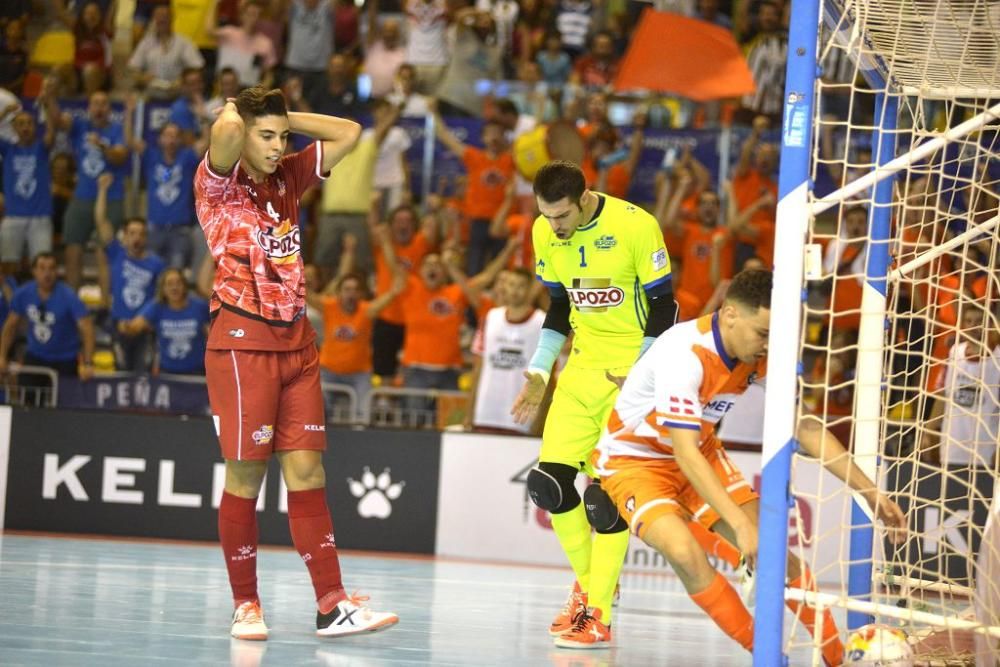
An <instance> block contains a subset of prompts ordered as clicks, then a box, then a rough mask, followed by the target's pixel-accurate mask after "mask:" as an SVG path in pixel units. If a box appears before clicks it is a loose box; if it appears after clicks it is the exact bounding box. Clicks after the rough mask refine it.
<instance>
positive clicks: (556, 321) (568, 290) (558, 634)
mask: <svg viewBox="0 0 1000 667" xmlns="http://www.w3.org/2000/svg"><path fill="white" fill-rule="evenodd" d="M534 192H535V198H536V200H537V203H538V210H539V212H540V213H541V215H540V216H539V217H538V218H537V219H536V220H535V223H534V227H533V228H532V243H533V245H534V251H535V260H536V265H535V272H536V274H537V276H538V279H539V280H541V281H542V282H543V283H544V284H545V286H546V287H548V289H549V293H550V296H551V299H552V306H551V307H550V308H549V311H548V313H547V315H546V317H545V324H544V325H543V328H542V334H541V338H540V339H539V343H538V348H537V350H536V351H535V354H534V356H533V357H532V359H531V362H530V363H529V366H528V370H527V371H526V372H525V377H526V379H527V382H526V383H525V385H524V387H523V389H522V390H521V393H520V394H519V395H518V397H517V399H516V400H515V402H514V407H513V409H512V410H511V413H512V414H513V415H514V417H515V419H516V420H517V421H518V422H521V423H525V422H528V421H530V420H531V419H532V418H533V417H534V415H535V413H536V411H537V409H538V406H539V404H540V403H541V401H542V398H543V396H544V394H545V387H546V385H547V384H548V380H549V375H550V373H551V371H552V366H553V363H554V362H555V360H556V357H557V356H558V355H559V352H560V350H561V349H562V346H563V343H564V342H565V340H566V338H567V336H568V335H569V332H570V329H571V328H572V330H573V331H574V334H575V335H574V338H573V344H572V350H571V352H570V355H569V362H568V363H567V364H566V368H565V369H564V370H563V371H562V373H561V374H560V376H559V380H558V383H557V385H556V390H555V395H554V397H553V400H552V407H551V408H550V410H549V413H548V417H547V419H546V421H545V429H544V431H543V433H542V449H541V452H540V453H539V457H538V459H539V463H538V465H537V466H536V467H535V468H533V469H532V470H531V472H530V473H529V474H528V493H529V495H530V496H531V500H532V502H534V503H535V505H537V506H538V507H540V508H541V509H543V510H546V511H548V512H549V513H550V514H551V516H552V529H553V530H554V531H555V533H556V536H557V537H558V538H559V543H560V544H561V545H562V548H563V551H565V552H566V556H567V557H568V558H569V562H570V564H571V565H572V567H573V571H574V573H575V574H576V584H575V585H574V587H573V591H572V592H571V593H570V597H569V599H568V600H567V603H566V606H565V607H564V608H563V610H562V612H561V613H560V614H559V615H558V616H557V617H556V619H555V621H554V622H553V623H552V626H551V627H550V630H549V631H550V633H551V634H552V635H554V636H555V638H556V639H555V643H556V645H557V646H562V647H565V648H605V647H607V646H608V645H609V642H610V641H611V602H612V597H613V595H614V590H615V586H616V585H617V582H618V575H619V573H620V572H621V568H622V564H623V561H624V559H625V552H626V550H627V548H628V535H629V534H628V526H627V524H626V523H625V522H624V521H622V520H621V519H620V518H618V517H617V513H614V516H615V517H616V520H615V521H613V522H612V523H611V524H610V525H608V522H607V521H602V520H601V519H602V517H603V516H604V514H605V511H604V510H605V508H606V507H607V506H608V505H609V504H610V503H611V501H610V499H608V498H607V496H606V495H605V494H604V492H603V491H601V489H600V486H598V485H597V484H594V485H591V486H590V487H589V488H588V489H587V491H586V492H585V493H584V497H583V502H582V503H581V499H580V494H579V493H578V492H577V490H576V487H575V486H574V481H575V480H576V477H577V474H578V473H579V472H581V471H582V472H584V473H585V474H587V475H588V476H589V477H591V478H593V477H594V473H593V470H592V468H591V466H590V463H589V461H590V454H591V452H592V451H593V450H594V447H595V446H596V444H597V441H598V440H599V439H600V437H601V433H602V431H603V429H604V427H605V426H606V424H607V422H608V416H609V414H610V412H611V409H612V408H613V407H614V404H615V398H616V397H617V395H618V389H619V386H620V384H621V381H622V380H623V379H624V377H625V376H626V375H627V374H628V371H629V369H630V368H631V367H632V364H633V363H635V361H636V359H637V358H638V357H639V355H640V354H641V353H642V352H644V351H645V349H646V348H647V347H649V345H651V344H652V342H653V340H654V339H655V338H656V336H658V335H660V334H661V333H663V332H664V331H665V330H666V329H667V328H669V327H670V326H671V325H672V324H673V323H674V320H675V317H676V312H677V310H676V304H675V303H674V297H673V291H672V288H671V283H670V259H669V257H668V256H667V249H666V247H665V245H664V242H663V233H662V232H661V231H660V226H659V224H658V223H657V221H656V218H654V217H653V216H652V215H650V214H648V213H646V212H645V211H643V210H642V209H641V208H639V207H638V206H635V205H633V204H630V203H629V202H627V201H623V200H621V199H616V198H614V197H609V196H608V195H605V194H601V193H598V192H592V191H590V190H587V189H586V182H585V179H584V175H583V172H582V171H581V170H580V169H579V167H577V166H576V165H574V164H572V163H569V162H562V161H555V162H550V163H548V164H546V165H545V166H544V167H542V169H541V170H539V172H538V174H537V175H536V177H535V182H534ZM591 524H593V527H594V529H595V530H596V534H595V535H594V536H593V538H592V537H591Z"/></svg>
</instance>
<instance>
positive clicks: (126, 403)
mask: <svg viewBox="0 0 1000 667" xmlns="http://www.w3.org/2000/svg"><path fill="white" fill-rule="evenodd" d="M58 407H60V408H76V409H85V410H91V409H93V410H136V411H142V412H168V413H173V414H186V415H208V414H211V409H210V408H209V407H208V389H206V387H205V384H204V383H203V382H190V381H184V380H174V379H164V378H159V377H152V376H146V375H136V376H115V377H101V376H100V375H98V376H96V377H95V378H94V379H92V380H88V381H86V382H84V381H81V380H78V379H76V378H69V377H60V378H59V400H58Z"/></svg>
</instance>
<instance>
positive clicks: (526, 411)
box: [510, 371, 545, 424]
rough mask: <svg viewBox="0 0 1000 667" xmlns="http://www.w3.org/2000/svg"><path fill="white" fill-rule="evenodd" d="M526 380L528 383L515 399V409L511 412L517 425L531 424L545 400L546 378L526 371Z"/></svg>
mask: <svg viewBox="0 0 1000 667" xmlns="http://www.w3.org/2000/svg"><path fill="white" fill-rule="evenodd" d="M524 378H525V380H527V382H525V383H524V386H523V387H521V392H520V393H519V394H518V395H517V398H516V399H514V407H512V408H511V410H510V414H511V415H512V416H513V417H514V422H515V423H517V424H530V423H531V421H532V420H533V419H534V418H535V415H536V414H538V407H539V406H540V405H541V404H542V399H543V398H545V378H543V377H542V376H541V375H540V374H539V373H532V372H531V371H525V372H524Z"/></svg>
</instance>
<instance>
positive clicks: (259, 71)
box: [206, 0, 278, 86]
mask: <svg viewBox="0 0 1000 667" xmlns="http://www.w3.org/2000/svg"><path fill="white" fill-rule="evenodd" d="M263 7H264V6H263V3H261V2H260V0H243V1H242V4H241V5H240V15H239V16H240V22H239V24H238V25H224V26H218V27H217V26H216V24H215V15H214V13H213V14H209V15H208V16H207V19H206V20H207V21H209V23H208V26H207V27H208V29H209V32H211V33H212V34H213V35H214V36H215V39H216V40H217V41H218V43H219V60H218V62H217V63H216V71H221V70H222V69H224V68H226V67H232V68H233V70H234V71H235V72H236V75H237V76H238V77H239V80H240V84H241V85H243V86H255V85H257V84H261V85H265V86H267V85H270V82H271V80H272V75H273V71H272V70H273V69H274V66H275V65H277V64H278V56H277V53H276V51H275V49H274V42H272V41H271V39H270V38H269V37H267V35H265V34H264V33H263V32H261V31H260V17H261V13H262V12H263Z"/></svg>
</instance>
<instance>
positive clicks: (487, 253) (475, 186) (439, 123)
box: [431, 103, 514, 274]
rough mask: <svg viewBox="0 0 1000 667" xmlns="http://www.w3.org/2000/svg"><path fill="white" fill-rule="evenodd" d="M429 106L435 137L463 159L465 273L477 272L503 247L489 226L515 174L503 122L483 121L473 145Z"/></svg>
mask: <svg viewBox="0 0 1000 667" xmlns="http://www.w3.org/2000/svg"><path fill="white" fill-rule="evenodd" d="M431 108H432V111H433V112H434V132H435V135H436V136H437V140H438V141H440V142H441V143H442V144H444V146H445V148H447V149H448V150H449V151H451V152H452V153H453V154H454V155H455V156H456V157H458V158H459V159H461V160H462V163H463V164H464V165H465V171H466V173H467V174H468V184H467V187H466V191H465V200H464V203H463V213H464V214H465V217H466V219H467V220H468V223H469V247H468V251H467V255H466V260H467V268H468V273H470V274H474V273H478V272H479V271H481V270H482V268H483V267H484V266H485V265H486V263H487V262H488V261H489V260H490V258H491V257H493V256H495V255H496V254H497V253H498V252H499V251H500V249H501V248H502V247H503V244H502V242H498V241H495V240H491V239H490V236H489V229H490V221H491V220H492V219H493V216H494V214H496V211H497V209H499V208H500V205H501V204H502V203H503V198H504V193H505V192H506V189H507V183H508V182H510V181H511V180H513V178H514V157H513V155H512V154H511V152H510V148H509V147H508V146H507V140H506V138H505V137H504V128H503V126H501V125H500V124H498V123H496V122H495V121H487V122H486V123H484V124H483V129H482V141H483V148H481V149H480V148H475V147H473V146H469V145H468V144H466V143H464V142H463V141H461V140H460V139H459V138H458V137H456V136H455V134H454V133H453V132H452V131H451V130H449V129H448V127H447V126H446V125H445V124H444V119H442V118H441V115H440V114H439V113H438V111H437V108H436V106H435V105H434V104H433V103H432V107H431Z"/></svg>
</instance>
